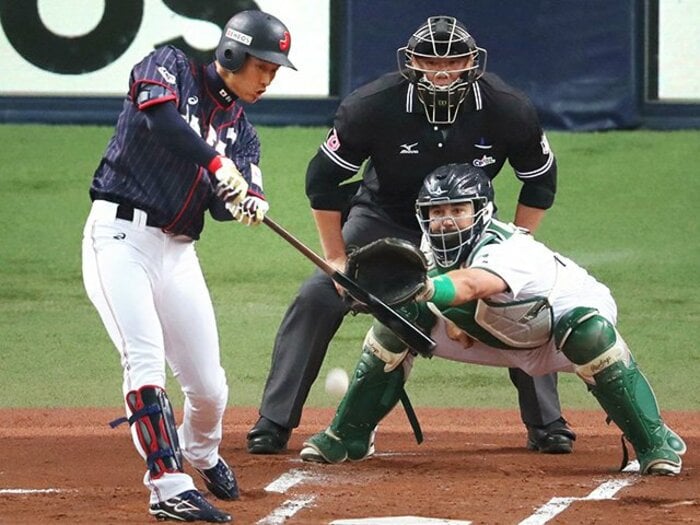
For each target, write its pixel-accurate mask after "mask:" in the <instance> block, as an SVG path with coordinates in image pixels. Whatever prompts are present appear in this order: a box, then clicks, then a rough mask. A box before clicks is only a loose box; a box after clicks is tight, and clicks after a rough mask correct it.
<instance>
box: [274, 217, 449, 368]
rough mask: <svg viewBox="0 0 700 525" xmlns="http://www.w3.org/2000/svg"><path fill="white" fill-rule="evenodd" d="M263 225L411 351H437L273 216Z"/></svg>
mask: <svg viewBox="0 0 700 525" xmlns="http://www.w3.org/2000/svg"><path fill="white" fill-rule="evenodd" d="M263 222H264V223H265V225H267V226H268V227H269V228H270V229H271V230H272V231H274V232H275V233H276V234H277V235H279V236H280V237H282V238H283V239H284V240H285V241H287V242H288V243H289V244H291V245H292V246H293V247H294V248H296V249H297V250H298V251H299V252H300V253H301V254H302V255H304V256H305V257H306V258H307V259H309V260H310V261H311V262H312V263H314V264H315V265H316V266H317V267H318V268H320V269H321V270H322V271H323V272H324V273H325V274H326V275H328V276H329V277H330V278H331V279H333V280H334V281H335V282H336V283H338V284H339V285H340V286H342V287H343V288H345V289H346V290H347V292H348V293H349V294H350V295H351V296H352V297H354V298H355V299H356V300H358V301H360V302H361V303H364V304H365V305H367V309H368V310H369V312H370V313H371V314H372V315H373V316H374V317H376V318H377V320H378V321H379V322H381V323H382V324H384V325H385V326H386V327H387V328H389V329H390V330H391V331H392V332H394V333H395V334H396V336H397V337H398V338H399V339H401V340H402V341H403V342H404V343H405V344H406V345H407V346H408V347H409V348H412V349H413V350H415V351H416V352H418V353H419V354H421V355H430V354H431V352H432V350H433V349H434V348H435V341H433V340H432V338H431V337H430V336H428V335H426V334H425V333H423V332H422V331H421V330H420V328H418V327H417V326H416V325H414V324H413V323H411V322H410V321H409V320H408V319H406V318H405V317H404V316H402V315H401V314H400V313H399V312H397V311H396V310H394V309H393V308H392V307H390V306H389V305H387V304H386V303H384V302H383V301H382V300H381V299H379V298H378V297H377V296H375V295H373V294H372V293H370V292H369V291H367V290H365V289H364V288H362V287H361V286H360V285H359V284H357V283H356V282H355V281H353V280H352V279H351V278H350V277H348V276H347V275H346V274H344V273H343V272H341V271H339V270H336V269H335V268H333V267H332V266H331V265H330V264H328V263H327V262H326V260H325V259H323V258H322V257H320V256H319V255H317V254H316V253H315V252H314V251H313V250H311V249H310V248H309V247H308V246H306V245H305V244H304V243H303V242H301V241H300V240H299V239H297V238H296V237H294V235H292V234H291V233H289V232H288V231H287V230H285V229H284V228H283V227H282V226H280V225H279V224H277V223H276V222H275V221H274V220H272V219H271V218H270V217H267V216H265V218H264V219H263Z"/></svg>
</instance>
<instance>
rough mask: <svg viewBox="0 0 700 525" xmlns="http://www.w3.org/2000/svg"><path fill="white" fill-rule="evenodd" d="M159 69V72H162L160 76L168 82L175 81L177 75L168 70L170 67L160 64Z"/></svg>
mask: <svg viewBox="0 0 700 525" xmlns="http://www.w3.org/2000/svg"><path fill="white" fill-rule="evenodd" d="M157 71H158V73H160V76H161V77H163V78H164V79H165V81H166V82H167V83H168V84H174V83H175V75H173V74H172V73H171V72H170V71H168V69H167V68H166V67H165V66H160V67H159V68H158V70H157Z"/></svg>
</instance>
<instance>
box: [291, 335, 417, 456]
mask: <svg viewBox="0 0 700 525" xmlns="http://www.w3.org/2000/svg"><path fill="white" fill-rule="evenodd" d="M385 364H386V363H385V362H384V361H382V360H381V359H379V358H378V357H376V356H375V355H373V354H372V353H371V352H370V351H369V350H368V349H367V347H365V349H364V351H363V352H362V357H361V358H360V362H359V363H358V364H357V367H356V368H355V372H354V374H353V377H352V381H351V382H350V386H349V387H348V391H347V392H346V393H345V397H343V399H342V401H341V402H340V405H339V406H338V410H337V411H336V413H335V417H334V418H333V422H332V423H331V425H330V426H329V427H328V428H327V429H326V430H324V431H323V432H319V433H318V434H315V435H314V436H312V437H311V438H309V440H308V441H306V442H305V443H304V446H303V448H302V451H301V458H302V459H303V460H305V461H315V462H321V463H342V462H343V461H345V460H346V459H347V460H350V461H360V460H362V459H365V458H367V457H369V456H371V455H372V454H374V433H375V428H376V426H377V423H379V421H381V419H382V418H383V417H384V416H386V415H387V414H388V413H389V412H390V411H391V409H392V408H394V407H395V406H396V404H397V403H398V402H399V398H400V397H401V393H402V392H403V384H404V370H403V367H402V366H397V367H395V368H394V369H393V370H391V371H390V372H386V371H385V370H384V366H385Z"/></svg>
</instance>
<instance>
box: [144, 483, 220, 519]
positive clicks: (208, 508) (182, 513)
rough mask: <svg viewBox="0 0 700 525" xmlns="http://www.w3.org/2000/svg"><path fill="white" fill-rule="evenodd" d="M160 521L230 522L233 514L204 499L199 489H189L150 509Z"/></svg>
mask: <svg viewBox="0 0 700 525" xmlns="http://www.w3.org/2000/svg"><path fill="white" fill-rule="evenodd" d="M148 512H150V513H151V514H152V515H153V516H155V518H156V519H157V520H158V521H208V522H209V523H228V522H230V521H232V518H231V515H230V514H227V513H226V512H222V511H220V510H219V509H217V508H216V507H215V506H214V505H212V504H211V503H209V502H208V501H207V500H205V499H204V496H202V495H201V494H200V493H199V492H198V491H196V490H187V491H185V492H182V493H180V494H178V495H177V496H175V497H172V498H170V499H168V500H165V501H161V502H160V503H155V504H153V505H151V506H150V508H149V509H148Z"/></svg>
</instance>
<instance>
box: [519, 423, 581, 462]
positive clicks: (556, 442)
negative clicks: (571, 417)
mask: <svg viewBox="0 0 700 525" xmlns="http://www.w3.org/2000/svg"><path fill="white" fill-rule="evenodd" d="M526 426H527V448H528V450H536V451H538V452H543V453H544V454H570V453H571V451H572V450H573V448H574V441H575V440H576V433H575V432H574V431H573V430H571V428H569V425H568V424H567V422H566V420H565V419H564V418H563V417H560V418H559V419H557V420H555V421H552V422H551V423H549V424H548V425H544V426H532V425H526Z"/></svg>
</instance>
